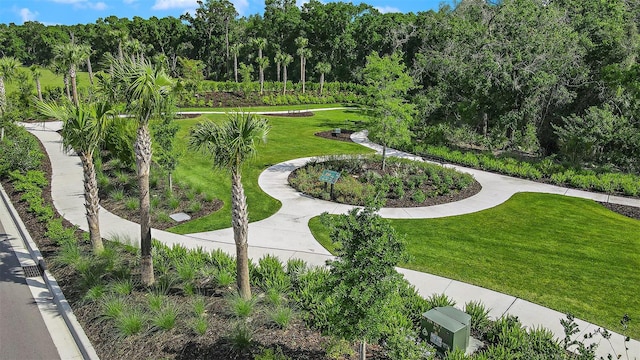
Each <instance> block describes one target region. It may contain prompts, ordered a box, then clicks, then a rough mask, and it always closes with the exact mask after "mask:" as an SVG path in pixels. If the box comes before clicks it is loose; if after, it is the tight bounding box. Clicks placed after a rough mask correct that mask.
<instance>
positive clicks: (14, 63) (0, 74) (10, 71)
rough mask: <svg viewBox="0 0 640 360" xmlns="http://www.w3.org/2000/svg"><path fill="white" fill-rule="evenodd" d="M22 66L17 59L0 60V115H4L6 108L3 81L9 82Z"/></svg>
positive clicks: (7, 57) (6, 57)
mask: <svg viewBox="0 0 640 360" xmlns="http://www.w3.org/2000/svg"><path fill="white" fill-rule="evenodd" d="M20 66H22V64H21V63H20V61H18V59H16V58H14V57H11V56H5V57H2V58H0V115H4V112H5V110H6V108H7V94H6V89H5V84H4V82H5V80H6V81H10V80H11V79H12V78H13V77H14V76H15V75H16V73H17V72H18V69H19V68H20Z"/></svg>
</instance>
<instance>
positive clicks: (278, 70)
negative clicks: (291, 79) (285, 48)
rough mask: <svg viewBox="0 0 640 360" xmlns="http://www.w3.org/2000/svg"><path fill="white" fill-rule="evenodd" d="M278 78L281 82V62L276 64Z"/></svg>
mask: <svg viewBox="0 0 640 360" xmlns="http://www.w3.org/2000/svg"><path fill="white" fill-rule="evenodd" d="M276 78H278V80H277V81H278V82H280V63H277V64H276Z"/></svg>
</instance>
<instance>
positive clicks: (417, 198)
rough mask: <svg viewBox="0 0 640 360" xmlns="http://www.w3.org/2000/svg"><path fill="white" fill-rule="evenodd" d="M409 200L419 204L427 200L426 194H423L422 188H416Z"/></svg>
mask: <svg viewBox="0 0 640 360" xmlns="http://www.w3.org/2000/svg"><path fill="white" fill-rule="evenodd" d="M411 200H413V201H414V202H417V203H418V204H421V203H423V202H425V200H427V195H425V194H424V192H423V191H422V190H418V191H416V192H414V193H413V195H412V196H411Z"/></svg>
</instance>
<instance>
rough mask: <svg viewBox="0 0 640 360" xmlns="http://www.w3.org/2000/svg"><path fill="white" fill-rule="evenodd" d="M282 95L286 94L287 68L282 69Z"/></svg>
mask: <svg viewBox="0 0 640 360" xmlns="http://www.w3.org/2000/svg"><path fill="white" fill-rule="evenodd" d="M282 70H283V71H282V85H283V86H282V95H286V94H287V67H286V66H284V67H283V68H282Z"/></svg>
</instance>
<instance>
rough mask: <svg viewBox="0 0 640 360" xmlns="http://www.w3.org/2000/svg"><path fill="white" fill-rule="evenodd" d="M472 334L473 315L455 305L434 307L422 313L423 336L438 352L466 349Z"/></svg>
mask: <svg viewBox="0 0 640 360" xmlns="http://www.w3.org/2000/svg"><path fill="white" fill-rule="evenodd" d="M470 336H471V316H470V315H469V314H467V313H465V312H463V311H460V310H458V309H456V308H454V307H453V306H444V307H437V308H433V309H431V310H429V311H427V312H426V313H424V314H422V337H423V338H424V339H426V340H427V341H429V342H430V343H431V344H433V345H434V346H435V347H436V349H437V350H438V352H440V353H442V354H444V353H446V352H447V351H450V350H451V351H453V350H455V349H460V350H462V351H466V349H467V346H469V337H470Z"/></svg>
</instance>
